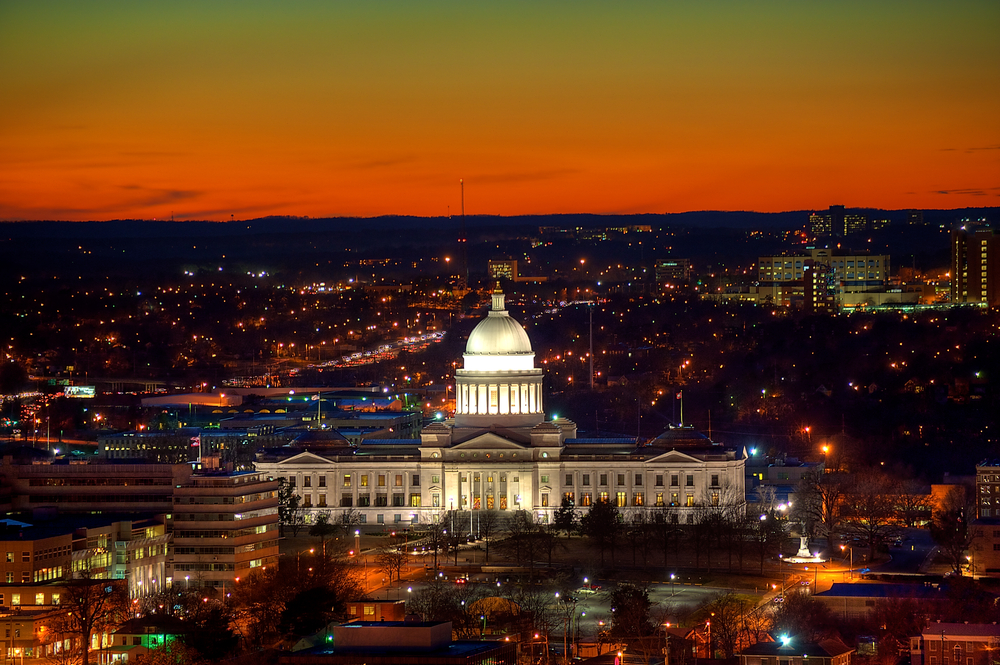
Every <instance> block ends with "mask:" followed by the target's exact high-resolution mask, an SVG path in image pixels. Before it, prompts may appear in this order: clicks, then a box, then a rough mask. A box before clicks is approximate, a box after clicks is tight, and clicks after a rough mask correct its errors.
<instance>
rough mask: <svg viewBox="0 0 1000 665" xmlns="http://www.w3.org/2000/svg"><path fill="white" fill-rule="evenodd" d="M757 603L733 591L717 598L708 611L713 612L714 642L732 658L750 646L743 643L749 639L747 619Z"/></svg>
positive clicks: (726, 656) (726, 655)
mask: <svg viewBox="0 0 1000 665" xmlns="http://www.w3.org/2000/svg"><path fill="white" fill-rule="evenodd" d="M756 606H757V603H756V602H755V601H754V600H753V599H752V598H750V597H748V596H740V595H737V594H735V593H733V592H732V591H729V592H726V593H723V594H720V595H718V596H716V598H715V600H713V601H712V602H711V603H710V604H709V606H708V609H709V610H710V611H711V612H712V614H713V616H712V641H713V642H715V644H717V645H718V648H719V649H721V650H722V652H723V653H724V654H725V656H724V657H725V658H732V657H733V655H734V654H735V653H737V651H739V650H741V649H742V648H743V647H744V646H749V645H748V644H743V641H744V640H745V639H746V638H747V637H748V633H747V632H746V630H745V628H746V623H747V617H748V616H749V615H750V614H751V613H752V612H753V611H754V610H755V609H756Z"/></svg>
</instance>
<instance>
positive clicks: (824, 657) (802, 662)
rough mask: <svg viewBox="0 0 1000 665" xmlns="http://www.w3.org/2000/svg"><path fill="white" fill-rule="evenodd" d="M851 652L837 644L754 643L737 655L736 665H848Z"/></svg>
mask: <svg viewBox="0 0 1000 665" xmlns="http://www.w3.org/2000/svg"><path fill="white" fill-rule="evenodd" d="M853 654H854V649H852V648H850V647H849V646H847V645H845V644H844V643H843V642H840V641H839V640H824V641H822V642H818V643H809V642H806V643H802V642H799V640H797V639H795V638H794V637H793V638H791V639H789V640H787V641H786V640H782V641H778V642H758V643H757V644H754V645H752V646H749V647H747V648H746V649H743V651H741V652H740V654H739V656H740V665H849V664H850V662H851V656H852V655H853Z"/></svg>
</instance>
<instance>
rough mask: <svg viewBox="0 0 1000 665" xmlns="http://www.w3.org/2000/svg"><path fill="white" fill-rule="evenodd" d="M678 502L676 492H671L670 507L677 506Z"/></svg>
mask: <svg viewBox="0 0 1000 665" xmlns="http://www.w3.org/2000/svg"><path fill="white" fill-rule="evenodd" d="M679 500H680V499H678V498H677V492H671V493H670V505H671V506H676V505H677V502H678V501H679Z"/></svg>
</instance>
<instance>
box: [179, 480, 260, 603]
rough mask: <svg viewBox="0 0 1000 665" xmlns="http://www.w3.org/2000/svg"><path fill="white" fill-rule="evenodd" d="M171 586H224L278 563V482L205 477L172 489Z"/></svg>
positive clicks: (188, 481)
mask: <svg viewBox="0 0 1000 665" xmlns="http://www.w3.org/2000/svg"><path fill="white" fill-rule="evenodd" d="M172 518H173V519H172V522H170V523H171V524H172V526H173V530H172V533H173V558H172V563H173V583H174V584H179V583H180V582H181V581H182V580H183V581H184V582H185V584H187V583H195V584H198V585H199V586H214V587H218V586H223V587H224V586H225V585H226V584H227V583H229V584H232V583H233V582H234V581H235V580H236V578H239V577H240V576H244V577H245V576H246V575H248V574H249V573H250V571H251V570H252V569H253V568H257V567H262V566H268V565H273V564H276V563H277V562H278V482H277V481H276V480H268V479H267V478H265V477H264V476H263V474H260V473H255V472H243V473H239V472H237V473H233V472H227V471H205V472H202V473H197V474H192V476H191V477H190V478H189V479H188V480H187V481H186V482H184V483H183V484H180V485H178V486H177V487H176V488H174V510H173V515H172Z"/></svg>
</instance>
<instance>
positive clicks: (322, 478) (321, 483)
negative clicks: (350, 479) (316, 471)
mask: <svg viewBox="0 0 1000 665" xmlns="http://www.w3.org/2000/svg"><path fill="white" fill-rule="evenodd" d="M319 486H320V487H326V476H320V477H319Z"/></svg>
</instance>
